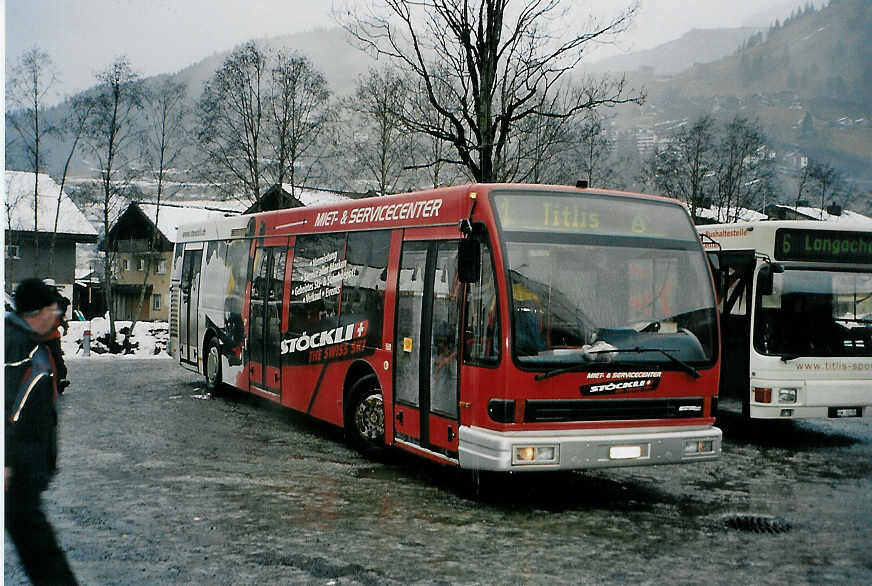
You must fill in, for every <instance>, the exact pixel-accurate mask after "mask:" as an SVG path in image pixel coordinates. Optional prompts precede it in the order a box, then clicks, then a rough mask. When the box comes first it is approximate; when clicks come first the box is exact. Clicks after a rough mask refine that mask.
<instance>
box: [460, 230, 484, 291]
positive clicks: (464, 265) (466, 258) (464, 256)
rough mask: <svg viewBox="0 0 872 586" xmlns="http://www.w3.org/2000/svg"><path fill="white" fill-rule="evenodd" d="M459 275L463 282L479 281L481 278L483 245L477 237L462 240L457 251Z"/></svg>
mask: <svg viewBox="0 0 872 586" xmlns="http://www.w3.org/2000/svg"><path fill="white" fill-rule="evenodd" d="M457 265H458V266H457V275H458V278H459V279H460V282H461V283H477V282H478V281H479V279H480V278H481V245H480V244H479V241H478V239H477V238H474V237H467V238H464V239H463V240H461V241H460V245H459V247H458V251H457Z"/></svg>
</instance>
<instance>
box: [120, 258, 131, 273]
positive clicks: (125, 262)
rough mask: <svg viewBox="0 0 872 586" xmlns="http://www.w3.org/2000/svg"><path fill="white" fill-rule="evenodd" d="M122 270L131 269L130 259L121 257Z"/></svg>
mask: <svg viewBox="0 0 872 586" xmlns="http://www.w3.org/2000/svg"><path fill="white" fill-rule="evenodd" d="M121 270H122V271H129V270H130V260H129V259H126V258H122V259H121Z"/></svg>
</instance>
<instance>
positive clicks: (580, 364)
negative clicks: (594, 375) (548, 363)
mask: <svg viewBox="0 0 872 586" xmlns="http://www.w3.org/2000/svg"><path fill="white" fill-rule="evenodd" d="M590 364H591V361H590V360H584V361H582V362H573V363H572V364H570V365H569V366H561V367H560V368H554V369H552V370H548V371H545V372H540V373H539V374H537V375H536V376H534V377H533V378H534V379H536V380H542V379H545V378H551V377H552V376H557V375H558V374H563V373H565V372H573V371H575V370H578V369H579V368H582V367H585V366H589V365H590Z"/></svg>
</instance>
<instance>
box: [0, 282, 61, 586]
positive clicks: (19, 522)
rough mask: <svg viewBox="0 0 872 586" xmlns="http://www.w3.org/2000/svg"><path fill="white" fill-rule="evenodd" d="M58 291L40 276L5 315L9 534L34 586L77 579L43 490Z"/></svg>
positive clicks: (51, 447) (52, 430)
mask: <svg viewBox="0 0 872 586" xmlns="http://www.w3.org/2000/svg"><path fill="white" fill-rule="evenodd" d="M60 311H61V310H60V308H59V307H58V295H57V292H56V291H55V290H54V288H53V287H51V286H49V285H46V284H45V283H43V282H42V281H41V280H40V279H26V280H24V281H22V282H21V284H19V285H18V287H17V288H16V290H15V312H14V313H12V312H7V313H6V324H5V336H6V339H5V354H4V358H5V391H6V411H5V413H6V423H5V426H4V427H5V440H6V446H5V448H6V449H5V452H6V466H5V470H4V485H5V495H6V509H5V513H6V515H5V517H6V518H5V522H6V531H7V532H8V534H9V537H10V538H11V539H12V541H13V543H14V544H15V547H16V549H17V550H18V555H19V557H20V558H21V563H22V565H23V566H24V570H25V571H26V572H27V575H28V576H29V577H30V580H31V581H32V582H33V583H34V584H76V579H75V576H74V575H73V572H72V569H71V568H70V566H69V563H68V562H67V559H66V556H65V555H64V552H63V550H61V548H60V546H59V545H58V542H57V539H56V537H55V533H54V529H53V528H52V526H51V524H50V523H49V522H48V519H47V518H46V516H45V513H43V511H42V506H41V495H42V492H43V491H44V490H45V489H46V488H48V485H49V482H50V481H51V478H52V476H54V473H55V471H56V465H57V411H56V409H55V399H56V397H57V385H56V373H55V366H54V359H53V358H52V354H51V351H50V350H49V348H48V346H47V345H46V344H45V342H44V340H45V336H46V335H47V334H49V333H50V332H51V331H52V330H56V329H57V327H58V319H59V318H60V315H61V314H60Z"/></svg>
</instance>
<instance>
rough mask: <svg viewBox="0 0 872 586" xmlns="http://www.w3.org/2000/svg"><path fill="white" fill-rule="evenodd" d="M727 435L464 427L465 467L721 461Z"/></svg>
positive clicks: (682, 430)
mask: <svg viewBox="0 0 872 586" xmlns="http://www.w3.org/2000/svg"><path fill="white" fill-rule="evenodd" d="M721 439H722V433H721V430H720V429H718V428H717V427H712V426H707V425H703V426H681V427H668V428H623V429H608V430H604V429H584V430H572V431H515V432H498V431H493V430H489V429H484V428H481V427H469V426H461V428H460V437H459V440H460V442H459V447H458V452H459V461H460V467H461V468H470V469H477V470H497V471H536V470H574V469H584V468H614V467H623V466H651V465H654V464H680V463H688V462H699V461H706V460H715V459H717V458H719V457H720V455H721Z"/></svg>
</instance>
